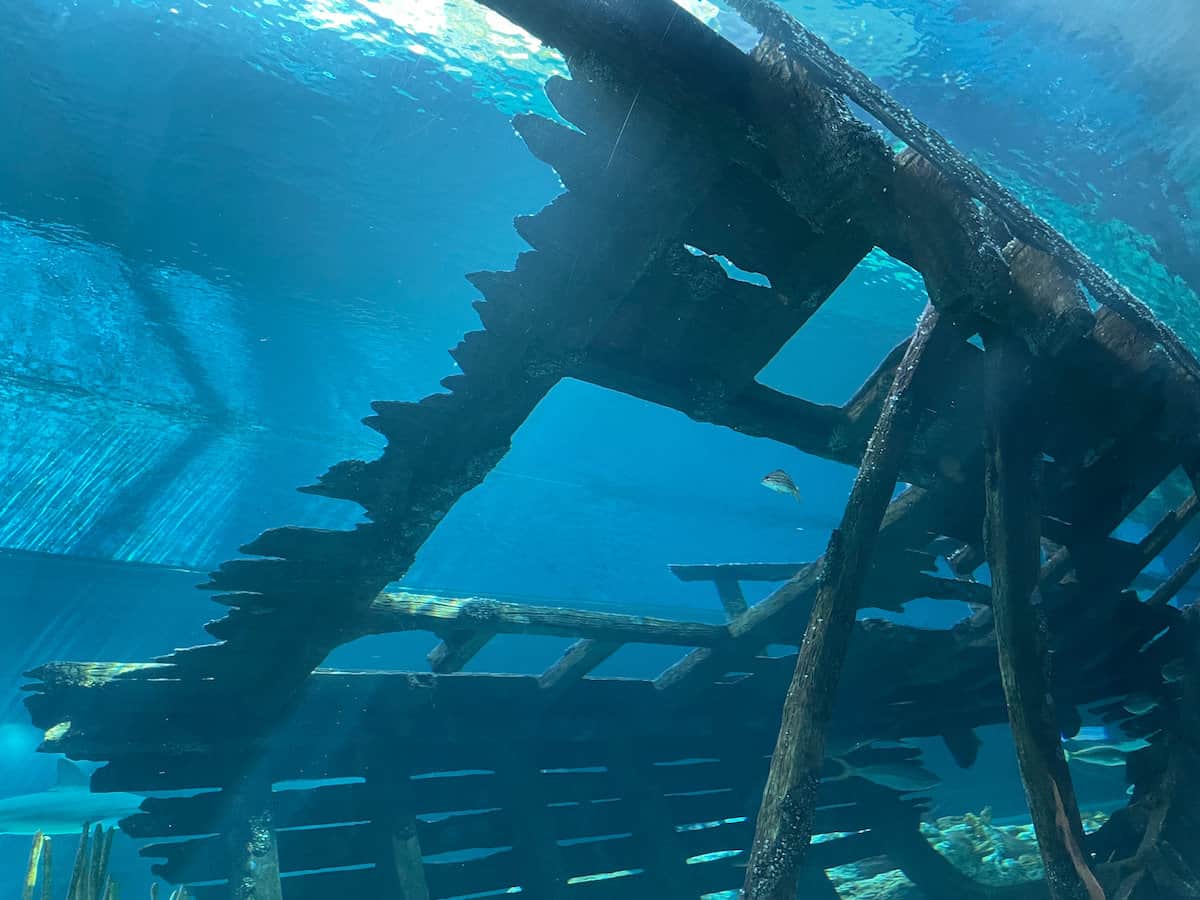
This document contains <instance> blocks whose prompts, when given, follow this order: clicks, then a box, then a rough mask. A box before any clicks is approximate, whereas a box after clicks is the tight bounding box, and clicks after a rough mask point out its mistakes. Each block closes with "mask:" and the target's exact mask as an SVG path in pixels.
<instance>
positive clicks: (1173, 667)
mask: <svg viewBox="0 0 1200 900" xmlns="http://www.w3.org/2000/svg"><path fill="white" fill-rule="evenodd" d="M1183 674H1184V670H1183V660H1182V659H1173V660H1171V661H1170V662H1169V663H1167V664H1166V665H1165V666H1163V667H1162V677H1163V681H1165V682H1166V683H1167V684H1174V683H1175V682H1177V681H1183Z"/></svg>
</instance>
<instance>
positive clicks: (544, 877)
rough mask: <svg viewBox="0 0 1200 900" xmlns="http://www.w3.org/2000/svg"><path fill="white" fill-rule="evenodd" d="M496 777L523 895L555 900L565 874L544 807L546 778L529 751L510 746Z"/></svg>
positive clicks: (527, 748) (527, 746)
mask: <svg viewBox="0 0 1200 900" xmlns="http://www.w3.org/2000/svg"><path fill="white" fill-rule="evenodd" d="M498 776H499V778H500V779H501V780H502V782H503V784H504V789H505V795H506V798H505V803H504V809H505V812H506V813H507V814H508V817H509V821H510V823H511V824H512V828H513V843H512V846H513V854H512V855H513V857H514V858H515V859H516V860H517V862H518V864H519V866H520V872H521V875H520V877H521V881H520V884H521V886H522V889H523V893H526V894H530V895H532V896H533V897H538V898H545V900H556V898H559V897H561V896H562V894H563V888H564V887H565V885H566V879H567V875H568V873H567V871H566V869H565V868H564V859H563V856H562V852H561V850H560V847H559V843H558V841H557V839H556V837H555V833H554V823H553V821H552V818H551V814H550V811H549V810H548V809H547V806H546V804H547V802H548V800H549V797H550V795H549V794H547V792H546V777H545V776H544V775H543V774H542V773H541V770H540V767H539V765H538V764H537V762H536V755H535V753H534V752H533V748H532V747H531V746H530V745H528V744H516V745H514V746H513V747H511V748H510V749H509V751H508V752H507V753H506V754H505V760H504V763H503V764H502V767H501V768H500V770H499V772H498Z"/></svg>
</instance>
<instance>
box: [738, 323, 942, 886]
mask: <svg viewBox="0 0 1200 900" xmlns="http://www.w3.org/2000/svg"><path fill="white" fill-rule="evenodd" d="M959 340H961V336H960V335H959V334H958V331H957V329H956V328H955V327H953V326H952V325H951V324H950V323H949V322H942V321H940V320H939V318H938V314H937V312H936V311H935V310H934V309H933V307H932V306H927V307H926V309H925V312H924V313H923V314H922V316H921V320H920V322H919V323H918V326H917V331H916V334H915V335H914V337H913V340H912V342H911V343H910V344H909V346H908V349H907V351H906V352H905V356H904V359H903V360H902V361H901V363H900V366H899V368H898V371H897V375H896V381H895V383H894V384H893V386H892V390H891V391H890V393H889V395H888V399H887V400H886V401H885V403H884V407H883V412H882V414H881V415H880V418H879V422H878V424H877V425H876V426H875V431H874V433H873V434H872V435H871V439H870V441H869V442H868V444H867V452H866V455H865V456H864V457H863V461H862V466H861V468H860V469H859V473H858V477H857V478H856V479H855V482H854V487H853V489H852V490H851V493H850V499H849V500H848V501H847V504H846V511H845V513H844V514H843V516H842V524H841V526H840V527H839V528H838V529H837V530H836V531H835V532H834V533H833V535H832V536H831V538H830V541H829V548H828V550H827V551H826V554H825V560H826V562H825V566H824V569H823V574H824V577H823V579H822V581H821V584H820V586H819V587H818V590H817V596H816V600H815V602H814V605H813V611H812V615H811V617H810V622H809V626H808V630H807V631H806V632H805V635H804V643H803V644H802V645H801V648H800V655H799V657H798V660H797V663H796V673H795V676H794V677H793V679H792V683H791V685H790V686H789V688H788V693H787V696H786V698H785V700H784V707H783V722H782V725H781V727H780V732H779V742H778V744H777V745H776V748H775V754H774V756H773V757H772V760H771V769H770V774H769V775H768V778H767V787H766V790H765V792H764V794H763V803H762V808H761V809H760V811H759V814H758V823H757V827H756V830H755V836H754V848H753V852H752V854H751V858H750V863H749V865H748V867H747V870H746V880H745V886H744V891H745V896H746V898H747V900H794V897H795V894H796V890H797V879H798V872H799V869H800V865H801V863H802V862H803V859H804V856H805V854H806V853H807V851H808V844H809V840H810V838H811V837H812V834H813V830H812V829H813V820H814V815H815V811H816V804H817V791H818V785H819V783H820V777H821V770H822V769H823V768H824V759H825V752H824V751H825V730H826V728H828V725H829V720H830V719H831V717H832V712H833V698H834V695H835V692H836V690H837V687H838V682H839V678H840V676H841V671H842V667H843V665H844V662H845V658H846V651H847V648H848V647H849V640H850V636H851V633H852V632H853V629H854V622H855V617H856V614H857V612H858V608H859V603H860V594H861V590H862V585H863V583H864V582H865V580H866V576H867V572H868V569H869V567H870V564H871V556H872V552H873V551H874V548H875V545H876V543H877V539H878V536H879V529H880V526H881V524H882V523H883V517H884V513H885V511H886V509H887V506H888V501H889V499H890V497H891V495H892V492H893V491H894V489H895V485H896V480H897V477H898V475H899V470H900V460H901V458H902V456H903V454H904V453H905V452H906V450H907V447H908V444H909V441H910V440H911V437H912V435H913V433H914V432H915V430H916V420H917V415H918V411H919V410H920V409H922V404H921V400H920V389H921V388H923V387H925V382H926V381H927V380H928V379H931V378H932V370H934V369H935V368H936V367H937V366H938V365H939V364H940V362H941V361H942V359H943V358H944V356H945V353H946V350H947V349H948V347H949V346H951V345H952V344H953V343H957V342H958V341H959ZM927 350H928V352H929V355H928V356H926V351H927ZM918 376H919V377H918Z"/></svg>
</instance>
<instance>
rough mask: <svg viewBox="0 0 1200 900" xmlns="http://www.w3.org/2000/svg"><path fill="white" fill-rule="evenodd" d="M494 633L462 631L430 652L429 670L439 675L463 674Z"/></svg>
mask: <svg viewBox="0 0 1200 900" xmlns="http://www.w3.org/2000/svg"><path fill="white" fill-rule="evenodd" d="M495 636H496V635H495V632H493V631H483V630H481V631H472V630H470V629H462V630H459V631H456V632H454V634H452V635H451V636H449V637H447V638H446V639H445V640H444V641H442V642H441V643H440V644H438V645H437V646H436V647H434V648H433V649H432V650H430V651H429V668H431V669H433V671H435V672H437V673H438V674H439V675H446V674H449V673H450V672H461V671H462V669H463V667H464V666H465V665H466V664H467V663H469V662H470V661H471V659H472V658H473V657H474V656H475V654H477V653H478V652H479V651H480V650H482V649H483V648H484V647H485V646H487V643H488V641H490V640H491V639H492V638H493V637H495Z"/></svg>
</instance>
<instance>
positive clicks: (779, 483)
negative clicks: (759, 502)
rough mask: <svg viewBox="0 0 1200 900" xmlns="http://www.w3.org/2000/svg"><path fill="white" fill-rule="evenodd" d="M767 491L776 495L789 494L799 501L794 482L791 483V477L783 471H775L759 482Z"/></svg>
mask: <svg viewBox="0 0 1200 900" xmlns="http://www.w3.org/2000/svg"><path fill="white" fill-rule="evenodd" d="M760 483H761V484H762V486H763V487H765V488H766V489H767V490H771V491H775V493H777V494H791V495H792V496H793V497H795V498H796V499H797V500H799V499H800V489H799V488H798V487H796V482H794V481H792V476H791V475H789V474H788V473H787V472H785V471H783V469H776V470H775V471H774V472H772V473H771V474H770V475H767V476H765V477H764V478H763V480H762V481H761V482H760Z"/></svg>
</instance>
